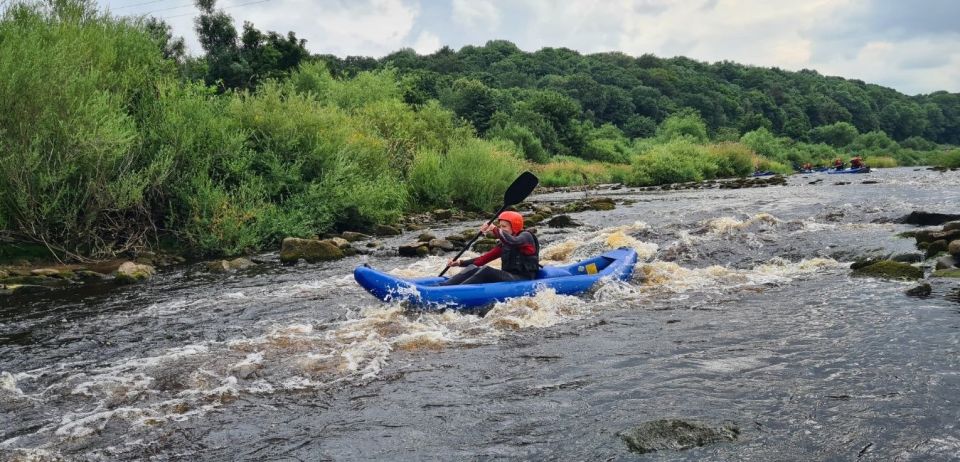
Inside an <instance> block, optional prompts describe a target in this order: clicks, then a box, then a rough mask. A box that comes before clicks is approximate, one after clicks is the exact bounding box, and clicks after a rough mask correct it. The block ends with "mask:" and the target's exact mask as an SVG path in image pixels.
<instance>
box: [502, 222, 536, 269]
mask: <svg viewBox="0 0 960 462" xmlns="http://www.w3.org/2000/svg"><path fill="white" fill-rule="evenodd" d="M520 233H521V234H522V233H527V234H529V235H530V236H532V237H533V246H534V249H536V251H535V252H534V253H533V255H524V254H523V253H522V252H520V248H519V246H517V247H514V246H508V245H505V244H504V243H503V242H501V243H500V247H501V249H502V252H501V254H500V268H501V269H503V270H504V271H506V272H508V273H513V274H516V275H517V276H520V277H523V278H526V279H534V278H536V277H537V272H538V271H540V241H539V240H538V239H537V235H536V234H533V233H531V232H530V231H521V232H520Z"/></svg>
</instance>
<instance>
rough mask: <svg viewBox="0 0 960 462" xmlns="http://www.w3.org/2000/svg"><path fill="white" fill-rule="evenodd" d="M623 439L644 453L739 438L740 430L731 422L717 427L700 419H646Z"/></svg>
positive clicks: (631, 447)
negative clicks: (701, 421)
mask: <svg viewBox="0 0 960 462" xmlns="http://www.w3.org/2000/svg"><path fill="white" fill-rule="evenodd" d="M619 436H620V438H622V439H623V441H624V442H626V443H627V447H629V448H630V450H631V451H633V452H637V453H640V454H645V453H648V452H654V451H662V450H668V449H669V450H674V451H680V450H684V449H691V448H695V447H698V446H704V445H707V444H711V443H717V442H722V441H735V440H736V439H737V437H739V436H740V429H739V428H738V427H737V426H735V425H731V424H724V425H721V426H718V427H713V426H710V425H707V424H704V423H700V422H688V421H685V420H676V419H661V420H654V421H652V422H644V423H643V424H641V425H640V426H639V427H636V428H633V429H630V430H627V431H625V432H621V433H620V434H619Z"/></svg>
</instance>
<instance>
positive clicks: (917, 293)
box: [906, 282, 933, 297]
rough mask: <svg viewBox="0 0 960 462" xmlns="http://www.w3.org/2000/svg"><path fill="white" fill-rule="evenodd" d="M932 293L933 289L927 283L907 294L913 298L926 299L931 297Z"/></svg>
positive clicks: (908, 291)
mask: <svg viewBox="0 0 960 462" xmlns="http://www.w3.org/2000/svg"><path fill="white" fill-rule="evenodd" d="M931 292H933V288H932V287H930V284H928V283H926V282H925V283H923V284H920V285H919V286H916V287H914V288H912V289H910V290H907V292H906V294H907V295H909V296H911V297H926V296H929V295H930V293H931Z"/></svg>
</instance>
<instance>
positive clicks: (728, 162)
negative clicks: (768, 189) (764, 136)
mask: <svg viewBox="0 0 960 462" xmlns="http://www.w3.org/2000/svg"><path fill="white" fill-rule="evenodd" d="M707 152H708V153H709V154H710V157H711V158H712V159H713V161H714V162H715V163H716V164H717V176H718V177H732V176H747V175H750V174H751V173H753V171H754V165H753V164H754V158H755V157H756V156H757V155H756V153H754V152H753V151H752V150H751V149H750V148H748V147H747V146H746V145H743V144H741V143H719V144H715V145H711V146H708V147H707Z"/></svg>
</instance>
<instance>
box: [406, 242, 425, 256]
mask: <svg viewBox="0 0 960 462" xmlns="http://www.w3.org/2000/svg"><path fill="white" fill-rule="evenodd" d="M398 252H399V254H400V256H401V257H423V256H426V255H428V254H429V253H430V246H429V245H427V243H426V242H412V243H410V244H404V245H401V246H400V248H399V249H398Z"/></svg>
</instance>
